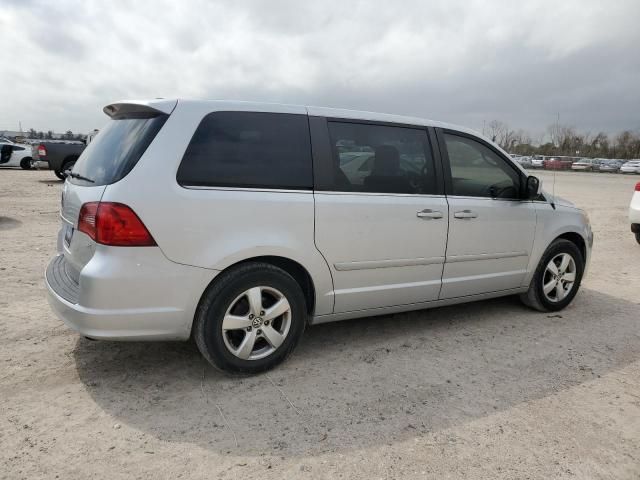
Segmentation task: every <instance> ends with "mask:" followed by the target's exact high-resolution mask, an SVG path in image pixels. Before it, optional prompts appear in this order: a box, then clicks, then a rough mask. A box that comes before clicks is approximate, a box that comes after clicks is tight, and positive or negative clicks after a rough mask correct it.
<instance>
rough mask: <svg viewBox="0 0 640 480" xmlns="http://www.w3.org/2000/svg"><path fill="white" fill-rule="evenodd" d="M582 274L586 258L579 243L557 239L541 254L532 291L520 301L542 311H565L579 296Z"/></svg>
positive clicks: (531, 287) (523, 295) (525, 294)
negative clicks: (577, 294)
mask: <svg viewBox="0 0 640 480" xmlns="http://www.w3.org/2000/svg"><path fill="white" fill-rule="evenodd" d="M583 273H584V259H583V257H582V253H581V252H580V249H578V247H577V246H576V244H575V243H573V242H570V241H569V240H564V239H558V240H555V241H554V242H553V243H552V244H551V245H549V247H548V248H547V250H546V251H545V252H544V254H543V255H542V258H541V259H540V263H539V264H538V267H537V268H536V271H535V273H534V275H533V278H532V279H531V284H530V285H529V290H528V291H527V292H526V293H523V294H522V295H520V299H521V300H522V302H523V303H524V304H525V305H527V306H528V307H531V308H533V309H535V310H539V311H541V312H554V311H558V310H562V309H563V308H565V307H566V306H567V305H569V304H570V303H571V301H572V300H573V298H574V297H575V296H576V293H578V289H579V288H580V282H581V281H582V274H583Z"/></svg>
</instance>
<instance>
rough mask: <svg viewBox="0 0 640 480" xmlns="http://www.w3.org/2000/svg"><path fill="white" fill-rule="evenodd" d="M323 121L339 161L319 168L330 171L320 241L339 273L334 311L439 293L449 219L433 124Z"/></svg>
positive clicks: (318, 208) (319, 213)
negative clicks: (431, 129)
mask: <svg viewBox="0 0 640 480" xmlns="http://www.w3.org/2000/svg"><path fill="white" fill-rule="evenodd" d="M313 123H314V122H312V124H313ZM315 123H317V122H315ZM323 128H324V129H325V132H328V134H327V135H326V136H328V137H329V140H330V148H328V149H327V151H328V152H330V153H329V154H328V155H327V158H326V162H327V163H330V164H331V165H330V167H329V168H324V169H316V171H317V172H318V170H323V172H324V173H323V172H318V173H319V174H320V175H321V176H322V175H325V177H326V178H324V179H322V181H321V182H320V183H322V185H320V186H317V187H316V191H315V193H314V195H315V218H316V245H317V248H318V249H319V250H320V252H321V253H322V254H323V256H324V257H325V259H326V260H327V263H328V264H329V267H330V269H331V273H332V276H333V281H334V298H335V307H334V312H336V313H342V312H349V311H356V310H366V309H372V308H380V307H387V306H395V305H408V304H415V303H420V302H426V301H431V300H436V299H437V298H438V294H439V291H440V286H441V277H442V268H443V264H444V257H445V249H446V241H447V224H448V221H449V220H448V206H447V201H446V198H445V196H444V195H443V194H442V191H441V189H442V188H441V182H440V181H439V176H438V174H437V173H436V169H435V164H434V161H433V156H432V152H431V147H430V143H429V138H428V135H427V130H426V128H423V127H415V128H414V127H404V126H403V127H400V126H392V125H388V124H385V125H380V124H371V123H368V124H367V123H357V122H352V121H348V120H331V121H328V122H327V123H324V124H323ZM327 129H328V131H327ZM316 133H317V132H316ZM314 138H318V136H317V135H314ZM316 147H317V145H314V155H315V151H317V148H316ZM315 161H316V159H314V162H315Z"/></svg>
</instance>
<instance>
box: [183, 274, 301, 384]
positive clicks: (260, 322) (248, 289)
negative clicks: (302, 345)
mask: <svg viewBox="0 0 640 480" xmlns="http://www.w3.org/2000/svg"><path fill="white" fill-rule="evenodd" d="M306 321H307V309H306V303H305V298H304V294H303V293H302V289H301V288H300V285H299V284H298V282H296V280H295V279H294V278H293V277H292V276H291V275H289V274H288V273H287V272H285V271H284V270H282V269H280V268H278V267H275V266H273V265H271V264H267V263H258V262H256V263H247V264H244V265H239V266H237V267H234V268H232V269H230V270H228V271H226V272H224V273H222V274H221V275H220V277H219V278H217V279H216V280H215V281H214V283H213V284H212V285H211V286H210V287H209V288H208V289H207V290H206V291H205V293H204V295H203V297H202V299H201V300H200V304H199V305H198V309H197V310H196V315H195V318H194V325H193V337H194V339H195V342H196V345H197V346H198V349H199V350H200V352H201V353H202V355H203V356H204V357H205V358H206V359H207V360H208V361H209V362H210V363H211V364H212V365H213V366H214V367H217V368H219V369H220V370H224V371H227V372H232V373H258V372H262V371H264V370H269V369H271V368H273V367H275V366H276V365H278V364H279V363H281V362H282V361H283V360H284V359H285V358H287V356H288V355H289V354H290V353H291V352H292V351H293V349H294V348H295V346H296V345H297V344H298V342H299V340H300V338H301V337H302V333H303V332H304V328H305V325H306Z"/></svg>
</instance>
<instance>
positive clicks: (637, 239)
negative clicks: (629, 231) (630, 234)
mask: <svg viewBox="0 0 640 480" xmlns="http://www.w3.org/2000/svg"><path fill="white" fill-rule="evenodd" d="M636 242H638V243H640V232H638V233H636Z"/></svg>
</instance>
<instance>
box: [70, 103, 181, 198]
mask: <svg viewBox="0 0 640 480" xmlns="http://www.w3.org/2000/svg"><path fill="white" fill-rule="evenodd" d="M167 118H168V115H158V116H155V117H152V118H120V119H118V120H110V121H109V123H108V124H107V125H106V126H105V127H104V128H103V129H102V130H100V133H99V134H97V135H96V136H95V138H94V139H93V141H92V142H91V143H90V144H89V146H87V148H86V149H85V150H84V151H83V152H82V155H80V158H79V159H78V161H77V162H76V164H75V165H74V167H73V170H72V172H73V174H75V175H72V177H71V178H69V181H70V182H71V183H74V184H76V185H85V186H89V185H90V186H97V185H109V184H111V183H115V182H117V181H118V180H120V179H122V178H123V177H124V176H125V175H127V174H128V173H129V172H130V171H131V169H132V168H133V167H134V166H135V164H136V163H137V162H138V160H139V159H140V157H141V156H142V154H143V153H144V152H145V150H146V149H147V147H148V146H149V144H150V143H151V142H152V141H153V139H154V138H155V136H156V134H157V133H158V132H159V131H160V129H161V128H162V126H163V125H164V122H165V121H166V120H167Z"/></svg>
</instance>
